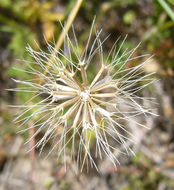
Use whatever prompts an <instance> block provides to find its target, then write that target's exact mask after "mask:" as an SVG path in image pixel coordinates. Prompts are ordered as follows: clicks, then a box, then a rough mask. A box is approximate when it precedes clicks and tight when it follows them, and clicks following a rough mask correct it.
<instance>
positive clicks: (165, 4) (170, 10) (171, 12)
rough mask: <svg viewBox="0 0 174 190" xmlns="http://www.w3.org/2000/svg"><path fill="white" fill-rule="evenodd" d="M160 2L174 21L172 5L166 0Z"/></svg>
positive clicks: (159, 0)
mask: <svg viewBox="0 0 174 190" xmlns="http://www.w3.org/2000/svg"><path fill="white" fill-rule="evenodd" d="M158 2H159V4H160V5H161V6H162V7H163V9H164V10H165V11H166V12H167V14H168V16H169V17H170V18H171V19H172V21H174V12H173V11H172V9H171V8H170V6H169V5H168V4H167V2H166V1H164V0H158Z"/></svg>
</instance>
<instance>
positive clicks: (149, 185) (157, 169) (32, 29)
mask: <svg viewBox="0 0 174 190" xmlns="http://www.w3.org/2000/svg"><path fill="white" fill-rule="evenodd" d="M75 2H76V1H75V0H69V1H64V0H57V1H56V0H0V184H1V185H0V190H1V189H2V190H5V189H12V190H19V189H24V188H25V189H26V190H27V189H37V190H40V189H42V190H47V189H53V190H54V189H64V190H65V189H77V190H78V189H82V188H84V189H95V190H98V189H100V190H102V189H103V190H107V189H118V190H156V189H157V190H166V189H169V190H173V189H174V118H173V114H174V110H173V105H174V0H167V1H163V0H110V1H102V0H89V1H83V3H82V5H81V7H80V10H79V12H78V14H77V16H76V18H75V21H74V23H73V25H74V27H75V30H76V33H77V36H78V40H79V47H80V48H83V45H84V44H83V42H84V41H85V40H86V39H87V37H88V33H89V29H90V25H91V23H92V20H93V18H94V16H95V15H96V27H97V28H102V29H103V34H102V35H103V36H107V35H108V34H111V36H110V37H109V39H108V40H107V42H106V43H105V49H104V52H106V53H107V52H108V49H110V48H111V46H112V43H113V41H114V40H116V39H117V38H118V37H119V36H123V37H124V36H125V35H126V34H128V38H127V40H126V43H125V45H124V46H125V48H127V47H128V48H133V47H135V45H137V44H138V43H139V42H142V44H141V47H140V48H139V49H138V51H137V52H136V54H137V55H141V54H145V53H149V54H152V55H154V57H153V62H152V64H151V65H149V66H148V67H147V68H146V69H145V71H147V72H149V71H156V72H157V77H158V78H160V82H159V84H158V85H159V86H158V90H157V91H153V93H154V96H155V97H156V98H157V99H158V101H159V102H160V104H159V106H158V113H159V114H160V116H159V117H158V118H156V119H155V120H152V121H153V125H152V126H153V129H152V130H151V131H150V132H148V133H147V134H146V136H145V138H144V139H143V140H142V142H141V143H140V144H141V145H142V147H144V148H139V149H137V152H136V157H134V158H130V159H129V160H127V161H126V162H124V164H123V165H121V166H119V168H118V171H116V172H115V171H113V169H112V168H110V167H107V169H106V170H105V171H104V170H103V172H102V173H101V174H98V173H96V172H95V171H92V172H91V173H84V174H82V177H81V178H82V180H79V179H76V177H75V176H74V175H73V174H72V173H73V172H72V171H71V172H67V173H65V170H64V168H63V166H62V165H58V164H57V162H56V161H53V160H54V159H55V158H50V160H47V161H43V159H42V157H38V156H37V153H36V160H37V164H36V166H35V172H34V173H35V180H34V181H35V184H34V186H33V185H31V184H30V177H31V176H30V174H29V173H30V170H31V166H30V160H29V155H26V154H25V148H24V147H23V143H24V142H25V140H26V137H27V136H28V134H27V133H24V134H22V135H19V134H17V133H16V131H17V129H16V128H17V126H16V124H14V122H13V121H12V120H13V119H14V109H11V108H10V107H9V106H8V105H11V104H12V105H13V104H17V103H19V102H25V101H26V100H27V99H28V97H27V95H26V94H25V95H23V94H21V93H14V92H10V91H7V90H5V89H9V88H15V87H16V84H14V82H13V81H12V80H11V78H18V79H30V77H31V76H30V75H28V74H26V73H24V72H22V71H19V70H15V69H14V67H16V68H20V69H25V68H26V64H25V62H23V61H22V60H26V61H31V57H29V55H28V53H27V52H26V49H25V47H26V46H27V45H28V44H29V45H30V46H31V47H33V48H34V49H36V50H38V47H37V45H36V43H35V42H37V44H38V45H39V46H40V47H41V48H42V49H45V48H46V42H45V38H46V39H47V40H48V41H54V42H56V41H57V39H58V38H59V34H60V32H61V27H60V24H59V21H62V23H64V21H66V19H67V17H68V15H69V14H70V12H71V10H72V8H73V6H74V4H75ZM28 96H29V97H30V95H28ZM149 133H150V135H149ZM149 142H150V143H149ZM21 167H23V170H22V169H21ZM89 182H90V184H89Z"/></svg>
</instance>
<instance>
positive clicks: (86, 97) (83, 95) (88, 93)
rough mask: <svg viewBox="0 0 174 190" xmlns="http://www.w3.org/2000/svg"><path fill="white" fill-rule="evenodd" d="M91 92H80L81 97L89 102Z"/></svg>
mask: <svg viewBox="0 0 174 190" xmlns="http://www.w3.org/2000/svg"><path fill="white" fill-rule="evenodd" d="M89 95H90V92H89V90H84V91H81V92H80V96H81V98H82V100H83V101H87V100H88V98H89Z"/></svg>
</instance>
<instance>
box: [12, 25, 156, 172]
mask: <svg viewBox="0 0 174 190" xmlns="http://www.w3.org/2000/svg"><path fill="white" fill-rule="evenodd" d="M93 30H94V22H93V24H92V27H91V30H90V34H89V38H88V40H87V44H86V47H85V48H84V51H82V54H80V53H79V50H78V47H77V46H78V42H77V39H76V35H75V32H74V29H73V35H74V37H75V45H74V44H73V42H72V41H71V40H70V37H69V36H68V34H67V35H66V38H65V41H64V50H59V51H57V50H55V48H54V46H52V45H51V44H47V47H48V52H44V51H42V50H40V51H39V52H37V51H35V50H33V49H32V48H31V47H30V46H29V47H27V50H28V52H29V53H30V55H31V56H32V57H33V59H34V60H35V62H34V64H35V65H37V66H39V68H40V70H36V69H35V68H34V67H32V66H31V65H30V71H26V72H27V73H31V74H34V75H37V78H38V80H39V79H41V80H42V81H43V82H42V84H39V83H38V82H37V81H38V80H33V81H19V80H14V81H15V82H17V83H21V84H24V85H26V86H28V88H26V87H25V88H19V89H14V90H15V91H21V93H22V92H32V91H36V92H37V94H36V95H35V96H34V97H33V98H31V100H33V99H36V98H37V97H38V96H41V97H44V98H43V99H42V100H40V101H39V102H37V103H33V104H32V105H30V106H28V105H27V104H26V103H25V104H24V105H23V106H21V107H22V108H23V110H22V112H21V113H20V114H19V115H18V116H17V118H16V119H15V120H18V121H20V122H22V125H24V124H26V123H27V122H29V120H31V119H33V120H35V123H34V125H33V127H34V128H35V129H36V131H35V134H34V135H33V137H35V136H36V135H37V134H38V133H40V132H41V131H44V135H43V137H42V138H41V139H40V140H39V142H38V143H37V144H36V145H35V146H36V147H38V146H40V147H41V152H42V151H43V148H44V146H45V145H46V143H47V142H48V141H49V140H50V139H52V141H53V142H54V143H55V144H54V145H53V147H52V148H51V150H50V153H51V152H52V151H53V150H54V149H56V150H57V152H58V156H60V155H63V157H64V158H65V157H66V154H67V155H69V156H70V158H71V160H72V161H75V162H76V164H77V169H78V170H80V171H82V170H83V167H84V165H85V163H88V162H89V163H90V164H91V166H92V167H93V166H94V167H95V168H96V169H97V165H96V163H95V162H94V158H93V156H96V157H99V158H100V159H102V157H103V154H105V155H106V156H108V157H109V159H110V160H111V162H112V163H113V164H114V165H116V164H119V161H118V160H117V157H116V155H115V154H114V152H115V151H118V152H122V151H120V150H119V146H121V145H123V146H124V147H125V152H122V153H123V154H128V155H129V154H130V153H132V150H131V149H130V148H129V147H127V145H126V143H127V141H133V142H134V136H133V135H132V133H131V130H130V129H128V128H127V126H124V124H123V122H127V121H134V117H136V116H137V115H140V114H144V115H147V114H153V112H152V110H151V109H150V108H146V107H144V106H143V105H141V104H140V100H141V99H143V100H145V101H149V102H152V100H149V99H146V98H144V97H139V96H138V95H137V92H139V91H140V90H142V89H143V88H145V87H146V86H148V85H149V84H151V83H152V82H153V79H151V78H149V76H151V75H152V74H153V73H152V74H144V73H143V72H142V70H141V68H142V66H143V65H144V64H146V62H149V61H150V59H147V60H146V61H144V62H143V63H141V64H139V65H136V66H132V67H129V68H127V67H125V66H126V64H127V63H128V62H130V61H133V60H135V59H140V58H142V57H143V56H137V57H132V55H133V54H134V52H135V51H136V49H137V48H138V46H139V45H138V46H137V47H135V48H134V49H133V50H125V51H124V52H123V53H122V54H121V55H120V52H121V48H122V46H123V44H124V42H125V40H126V38H127V36H126V37H125V38H124V39H123V41H122V43H121V46H120V47H119V48H117V47H116V43H114V46H113V47H112V49H111V51H110V53H109V55H108V56H107V60H106V61H104V55H103V48H102V45H103V43H104V41H101V39H100V34H101V30H100V31H98V32H96V37H95V39H93V40H91V38H92V33H93ZM91 43H92V44H91ZM117 49H118V50H117ZM53 52H56V54H54V57H53V58H52V59H51V60H50V57H51V55H52V54H53ZM88 52H89V53H88ZM96 57H98V60H99V61H100V67H99V68H97V69H98V71H97V72H96V74H95V76H94V77H93V80H92V82H90V81H91V80H89V76H88V74H87V71H88V70H89V69H90V67H89V65H90V63H92V64H94V62H95V61H96V60H97V58H96ZM94 58H95V59H94ZM48 66H49V69H48ZM94 67H97V66H95V65H93V68H94ZM45 71H46V72H47V75H44V74H43V73H44V72H45ZM79 75H80V77H79ZM79 78H81V79H79ZM140 82H143V85H141V86H138V85H139V83H140ZM33 89H34V90H33ZM124 105H126V109H125V110H123V109H122V108H121V107H124ZM30 111H31V113H32V114H30V115H27V116H25V114H26V113H29V112H30ZM23 116H24V117H25V118H22V117H23ZM135 122H136V121H135ZM136 125H137V126H140V127H146V126H144V125H143V124H141V123H138V122H136ZM147 127H148V126H147ZM33 137H31V138H33ZM31 138H30V139H29V140H28V141H30V140H31ZM28 141H27V142H28ZM113 142H114V143H113ZM93 144H95V145H96V146H92V145H93ZM69 145H71V152H68V151H67V148H66V147H67V146H68V147H69ZM91 149H92V150H94V151H91ZM68 150H69V148H68ZM91 152H95V154H92V153H91ZM50 153H49V154H50ZM88 165H89V164H88Z"/></svg>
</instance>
